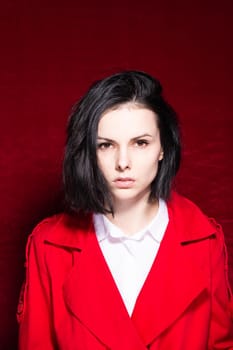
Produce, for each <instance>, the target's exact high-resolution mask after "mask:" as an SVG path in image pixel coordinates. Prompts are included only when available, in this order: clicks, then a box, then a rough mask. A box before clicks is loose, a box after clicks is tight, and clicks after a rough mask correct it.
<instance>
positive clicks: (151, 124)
mask: <svg viewBox="0 0 233 350" xmlns="http://www.w3.org/2000/svg"><path fill="white" fill-rule="evenodd" d="M157 129H158V127H157V116H156V114H155V113H154V112H153V111H151V110H150V109H148V108H147V107H145V106H143V105H139V104H136V103H132V102H131V103H126V104H122V105H119V106H116V107H114V108H112V109H110V110H108V111H106V112H105V113H104V114H103V115H102V116H101V118H100V121H99V125H98V134H100V133H101V134H102V133H104V134H107V135H108V136H109V135H128V136H130V135H133V136H135V134H143V133H148V132H150V133H152V132H156V130H157ZM101 136H102V135H101Z"/></svg>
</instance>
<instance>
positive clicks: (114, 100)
mask: <svg viewBox="0 0 233 350" xmlns="http://www.w3.org/2000/svg"><path fill="white" fill-rule="evenodd" d="M179 163H180V138H179V128H178V123H177V118H176V114H175V112H174V110H173V109H172V108H171V106H170V105H168V104H167V103H166V101H165V100H164V98H163V96H162V88H161V85H160V83H159V82H158V81H157V80H156V79H154V78H152V77H151V76H149V75H147V74H145V73H143V72H137V71H126V72H122V73H118V74H115V75H113V76H110V77H107V78H106V79H103V80H101V81H99V82H97V83H95V84H94V85H93V86H92V87H91V88H90V90H89V91H88V92H87V94H86V95H85V96H84V97H83V98H82V99H81V101H79V103H78V104H77V105H76V106H75V108H74V110H73V112H72V115H71V118H70V120H69V125H68V139H67V146H66V151H65V159H64V187H65V193H66V202H67V210H66V212H65V213H63V214H60V215H56V216H54V217H52V218H48V219H46V220H44V221H43V222H41V223H40V224H39V225H38V226H37V227H36V228H35V230H34V231H33V233H32V234H31V235H30V237H29V240H28V245H27V254H26V255H27V260H26V261H27V262H26V266H27V272H26V283H25V288H24V290H23V292H22V294H21V299H20V303H19V313H18V319H19V323H20V329H19V349H20V350H36V349H40V350H52V349H61V350H104V349H111V350H145V349H151V350H206V349H209V350H214V349H216V350H217V349H233V333H232V320H231V315H230V308H229V304H230V297H231V293H230V288H229V283H228V277H227V256H226V248H225V244H224V237H223V233H222V231H221V228H220V226H219V225H217V224H216V223H215V222H214V221H213V220H209V219H208V218H207V217H206V216H205V215H204V214H203V213H202V212H201V211H200V209H199V208H197V207H196V205H195V204H193V203H192V202H190V201H189V200H188V199H186V198H184V197H182V196H180V195H178V194H177V193H175V192H173V191H172V190H171V188H172V180H173V178H174V176H175V174H176V172H177V170H178V168H179Z"/></svg>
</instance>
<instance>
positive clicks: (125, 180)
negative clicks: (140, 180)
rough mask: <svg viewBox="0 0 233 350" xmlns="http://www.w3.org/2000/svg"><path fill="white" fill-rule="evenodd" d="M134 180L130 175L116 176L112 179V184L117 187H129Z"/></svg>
mask: <svg viewBox="0 0 233 350" xmlns="http://www.w3.org/2000/svg"><path fill="white" fill-rule="evenodd" d="M134 182H135V180H134V179H132V178H130V177H118V178H116V179H115V180H114V184H115V185H116V187H118V188H131V187H132V186H133V185H134Z"/></svg>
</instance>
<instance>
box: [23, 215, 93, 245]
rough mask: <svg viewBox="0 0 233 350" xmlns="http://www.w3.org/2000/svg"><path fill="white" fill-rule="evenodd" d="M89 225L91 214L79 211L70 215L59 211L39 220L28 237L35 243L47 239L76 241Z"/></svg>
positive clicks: (58, 241) (56, 241) (60, 242)
mask: <svg viewBox="0 0 233 350" xmlns="http://www.w3.org/2000/svg"><path fill="white" fill-rule="evenodd" d="M91 225H92V214H84V213H80V214H77V215H76V216H72V215H69V214H66V213H60V214H56V215H54V216H51V217H48V218H45V219H44V220H42V221H41V222H39V223H38V224H37V225H36V227H35V228H34V229H33V231H32V233H31V235H30V236H29V238H30V239H32V240H33V241H35V242H37V243H39V242H45V241H47V242H52V243H54V244H58V245H60V244H65V245H66V244H68V243H69V242H71V241H78V240H79V239H80V237H81V236H82V235H85V234H86V233H87V232H88V231H89V230H90V227H91Z"/></svg>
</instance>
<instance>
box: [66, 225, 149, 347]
mask: <svg viewBox="0 0 233 350" xmlns="http://www.w3.org/2000/svg"><path fill="white" fill-rule="evenodd" d="M85 234H86V235H87V236H86V237H87V238H86V242H85V246H84V248H83V250H82V251H81V252H76V253H75V261H74V268H73V269H72V271H71V273H70V274H69V277H68V278H67V280H66V281H65V284H64V298H65V302H66V304H67V306H68V308H69V309H70V310H71V312H72V313H73V314H74V315H75V317H76V318H77V319H78V320H79V321H80V322H81V323H83V324H84V325H85V327H87V328H88V329H89V330H90V332H91V333H93V334H94V335H95V336H96V337H97V338H98V339H99V340H100V341H101V342H102V343H104V344H106V345H107V346H108V347H109V348H111V349H133V350H145V346H144V345H143V343H142V340H141V339H140V337H139V335H138V334H137V332H136V330H135V327H134V326H133V323H132V321H131V319H130V317H129V315H128V313H127V311H126V308H125V306H124V303H123V301H122V299H121V296H120V294H119V292H118V289H117V287H116V285H115V282H114V280H113V278H112V275H111V273H110V271H109V269H108V267H107V264H106V263H105V260H104V257H103V255H102V252H101V250H100V248H99V246H98V242H97V239H96V235H95V233H94V230H91V231H90V232H89V233H88V234H87V233H85Z"/></svg>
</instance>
